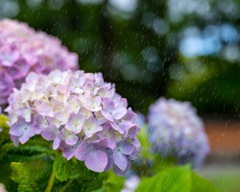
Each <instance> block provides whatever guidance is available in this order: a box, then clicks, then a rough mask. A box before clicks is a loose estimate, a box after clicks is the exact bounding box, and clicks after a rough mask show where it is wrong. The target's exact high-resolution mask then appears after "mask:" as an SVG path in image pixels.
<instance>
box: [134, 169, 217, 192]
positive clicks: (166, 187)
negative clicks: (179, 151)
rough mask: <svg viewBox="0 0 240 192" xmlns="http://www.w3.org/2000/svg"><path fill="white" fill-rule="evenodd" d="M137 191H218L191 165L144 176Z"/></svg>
mask: <svg viewBox="0 0 240 192" xmlns="http://www.w3.org/2000/svg"><path fill="white" fill-rule="evenodd" d="M136 191H137V192H142V191H143V192H148V191H149V192H208V191H209V192H217V191H218V190H217V189H216V188H215V187H214V186H213V185H211V184H210V183H209V182H208V181H206V180H205V179H203V178H201V177H199V176H198V175H197V174H196V173H193V172H192V171H191V169H190V167H189V166H184V167H175V168H170V169H167V170H164V171H161V172H159V173H158V174H156V175H155V176H153V177H150V178H144V179H143V180H142V181H141V183H140V185H139V186H138V188H137V190H136Z"/></svg>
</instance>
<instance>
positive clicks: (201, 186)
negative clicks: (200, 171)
mask: <svg viewBox="0 0 240 192" xmlns="http://www.w3.org/2000/svg"><path fill="white" fill-rule="evenodd" d="M191 177H192V188H191V191H194V192H202V191H211V192H218V191H219V190H218V189H217V188H216V187H215V186H214V185H213V184H211V183H209V182H208V181H207V180H206V179H204V178H202V177H200V176H199V175H197V174H196V173H194V172H192V174H191Z"/></svg>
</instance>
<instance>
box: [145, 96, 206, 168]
mask: <svg viewBox="0 0 240 192" xmlns="http://www.w3.org/2000/svg"><path fill="white" fill-rule="evenodd" d="M148 121H149V130H148V131H149V139H150V142H151V143H152V148H153V151H154V152H156V153H160V154H161V155H162V156H175V157H176V158H177V159H178V161H179V163H180V164H186V163H191V164H192V165H193V166H198V165H200V164H201V163H202V161H203V160H204V158H205V156H206V155H207V153H208V152H209V144H208V139H207V136H206V134H205V131H204V126H203V123H202V121H201V119H200V118H199V117H198V116H197V114H196V111H195V109H194V108H193V107H192V106H191V104H190V103H189V102H180V101H176V100H174V99H169V100H167V99H165V98H160V99H159V100H157V101H156V103H154V104H153V105H151V106H150V113H149V116H148Z"/></svg>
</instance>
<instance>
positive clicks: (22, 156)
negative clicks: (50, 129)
mask: <svg viewBox="0 0 240 192" xmlns="http://www.w3.org/2000/svg"><path fill="white" fill-rule="evenodd" d="M55 153H56V152H55V151H54V150H53V149H52V148H51V145H50V143H49V142H48V143H47V144H46V143H45V141H43V139H42V138H39V137H36V138H35V137H34V139H33V138H32V139H30V140H29V141H28V142H27V143H26V144H24V145H19V146H17V147H16V146H14V144H13V143H12V142H11V143H5V144H3V145H2V146H1V154H0V160H1V162H4V163H7V162H13V161H21V162H23V161H31V160H35V159H39V158H43V157H45V156H47V155H54V154H55Z"/></svg>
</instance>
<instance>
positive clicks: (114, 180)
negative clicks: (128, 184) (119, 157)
mask: <svg viewBox="0 0 240 192" xmlns="http://www.w3.org/2000/svg"><path fill="white" fill-rule="evenodd" d="M104 174H105V177H106V178H105V180H104V181H103V184H102V187H101V188H100V189H98V190H95V191H94V192H112V191H121V189H122V188H123V184H124V177H121V176H118V175H116V174H115V173H113V171H108V172H107V173H104Z"/></svg>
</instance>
